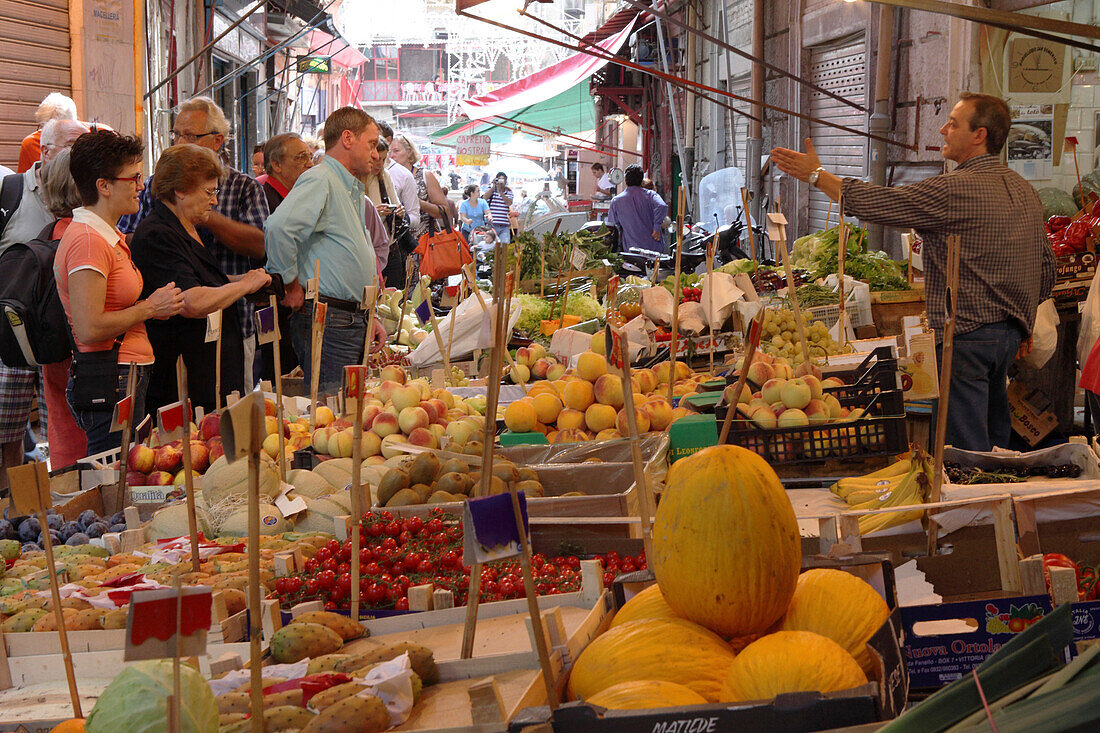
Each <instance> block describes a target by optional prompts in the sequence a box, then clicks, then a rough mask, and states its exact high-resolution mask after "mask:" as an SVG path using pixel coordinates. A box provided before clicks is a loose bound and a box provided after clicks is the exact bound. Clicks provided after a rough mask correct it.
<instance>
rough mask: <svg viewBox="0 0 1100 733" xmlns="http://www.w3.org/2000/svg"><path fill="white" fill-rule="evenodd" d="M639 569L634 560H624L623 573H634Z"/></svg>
mask: <svg viewBox="0 0 1100 733" xmlns="http://www.w3.org/2000/svg"><path fill="white" fill-rule="evenodd" d="M637 569H638V568H637V567H636V566H635V565H634V559H633V558H630V557H628V558H627V559H625V560H623V564H622V571H623V572H624V573H633V572H634V571H636V570H637Z"/></svg>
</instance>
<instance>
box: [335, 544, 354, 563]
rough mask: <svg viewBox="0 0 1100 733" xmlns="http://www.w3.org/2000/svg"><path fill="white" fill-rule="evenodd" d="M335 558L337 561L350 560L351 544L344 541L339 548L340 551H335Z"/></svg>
mask: <svg viewBox="0 0 1100 733" xmlns="http://www.w3.org/2000/svg"><path fill="white" fill-rule="evenodd" d="M336 559H337V560H338V561H339V562H351V544H350V542H349V543H346V544H345V545H344V546H343V547H341V548H340V552H338V553H336Z"/></svg>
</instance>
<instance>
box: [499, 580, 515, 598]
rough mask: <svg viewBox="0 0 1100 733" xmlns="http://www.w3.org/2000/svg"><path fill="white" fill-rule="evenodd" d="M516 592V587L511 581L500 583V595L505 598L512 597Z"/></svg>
mask: <svg viewBox="0 0 1100 733" xmlns="http://www.w3.org/2000/svg"><path fill="white" fill-rule="evenodd" d="M515 592H516V586H515V585H513V584H512V581H510V580H504V581H501V583H500V594H501V595H502V596H504V597H505V598H509V597H511V596H512V595H513V594H514V593H515Z"/></svg>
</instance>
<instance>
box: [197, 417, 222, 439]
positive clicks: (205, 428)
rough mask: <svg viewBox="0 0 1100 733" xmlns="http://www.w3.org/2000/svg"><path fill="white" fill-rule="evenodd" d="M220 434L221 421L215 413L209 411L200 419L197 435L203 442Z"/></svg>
mask: <svg viewBox="0 0 1100 733" xmlns="http://www.w3.org/2000/svg"><path fill="white" fill-rule="evenodd" d="M221 434H222V421H221V418H220V417H219V416H218V414H217V413H214V412H212V413H210V414H209V415H206V416H205V417H203V419H202V424H201V425H200V426H199V437H200V438H202V440H203V442H205V441H208V440H210V439H211V438H217V437H219V436H220V435H221Z"/></svg>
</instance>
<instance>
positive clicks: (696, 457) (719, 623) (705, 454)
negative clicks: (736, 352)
mask: <svg viewBox="0 0 1100 733" xmlns="http://www.w3.org/2000/svg"><path fill="white" fill-rule="evenodd" d="M801 557H802V552H801V546H800V540H799V534H798V522H797V520H795V516H794V509H793V507H792V506H791V501H790V499H788V498H787V492H786V491H784V490H783V486H782V484H780V483H779V478H778V477H777V476H776V475H775V471H773V470H772V468H771V466H769V465H768V464H767V463H766V462H765V461H764V459H762V458H761V457H760V456H758V455H757V454H755V453H753V452H752V451H749V450H745V449H744V448H739V447H737V446H732V445H719V446H713V447H711V448H705V449H703V450H701V451H699V452H698V453H695V454H693V455H691V456H689V457H687V458H683V459H681V460H679V461H676V463H674V464H672V468H670V469H669V472H668V481H667V488H666V489H665V492H664V494H663V495H662V498H661V503H660V504H659V505H658V506H657V512H656V517H655V521H654V524H653V557H651V558H650V561H649V562H650V567H651V568H653V572H654V574H655V575H656V576H657V584H658V585H660V587H661V592H662V593H663V594H664V597H665V600H666V601H668V604H669V606H671V607H672V610H674V611H675V612H676V613H677V615H679V616H682V617H683V618H685V619H688V620H690V621H694V622H695V623H697V624H702V625H703V626H705V627H707V628H708V629H710V630H711V631H714V632H715V633H717V634H720V635H721V636H723V637H727V638H729V637H740V636H748V635H749V634H757V633H761V632H764V631H766V630H767V629H769V628H770V627H771V626H772V624H774V623H775V622H776V621H778V620H779V619H780V618H782V616H783V614H784V613H785V612H786V610H787V606H789V605H790V602H791V597H792V596H793V595H794V588H795V583H796V582H797V581H798V571H799V567H800V564H801Z"/></svg>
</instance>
